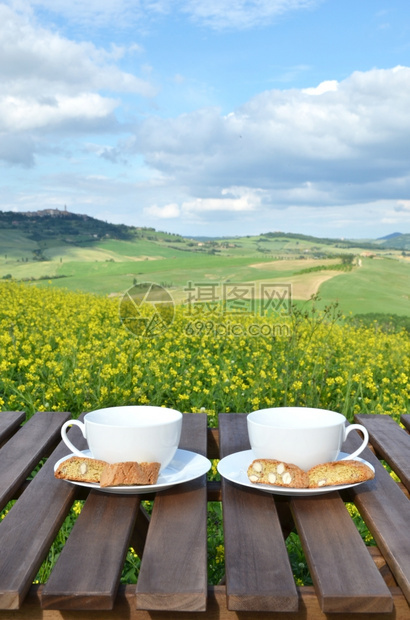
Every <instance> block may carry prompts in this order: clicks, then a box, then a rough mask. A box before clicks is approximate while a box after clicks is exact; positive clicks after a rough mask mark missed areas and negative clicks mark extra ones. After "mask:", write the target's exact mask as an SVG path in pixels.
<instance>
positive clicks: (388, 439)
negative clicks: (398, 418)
mask: <svg viewBox="0 0 410 620" xmlns="http://www.w3.org/2000/svg"><path fill="white" fill-rule="evenodd" d="M355 419H356V420H357V422H358V423H359V424H363V426H365V427H366V428H367V430H368V431H369V436H370V441H371V443H372V445H373V447H374V448H375V450H376V452H377V453H378V456H379V458H382V459H384V460H385V461H386V462H387V463H388V464H389V465H390V467H391V468H392V469H393V470H394V471H395V472H396V474H397V475H398V477H399V478H400V480H401V481H402V483H403V484H404V485H405V487H406V488H407V489H409V490H410V437H409V434H408V433H407V432H406V431H405V430H404V429H402V428H401V427H400V426H399V425H398V424H397V423H396V422H395V421H394V420H393V419H392V418H391V417H390V416H387V415H380V414H362V415H356V416H355Z"/></svg>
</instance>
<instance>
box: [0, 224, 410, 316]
mask: <svg viewBox="0 0 410 620" xmlns="http://www.w3.org/2000/svg"><path fill="white" fill-rule="evenodd" d="M338 245H339V244H338V243H337V242H335V244H334V245H329V244H326V243H323V242H320V240H317V241H315V240H311V239H303V238H301V239H298V238H292V237H290V238H284V237H270V236H263V235H254V236H249V237H241V238H235V237H234V238H230V239H229V238H227V239H223V240H222V239H221V240H219V239H214V240H212V242H207V243H204V242H201V241H199V240H190V239H184V238H182V237H178V236H176V235H169V234H167V233H158V232H156V231H153V232H151V231H146V232H144V233H143V234H142V233H141V234H140V236H138V237H135V238H134V239H133V240H127V241H124V240H117V239H112V238H106V239H96V240H95V241H93V240H91V239H89V240H88V241H83V242H82V243H81V244H80V243H69V242H68V241H67V240H66V239H65V238H64V237H60V238H48V239H46V240H42V241H38V242H36V241H33V240H30V239H29V238H28V237H27V236H25V235H24V234H23V232H22V231H20V230H12V229H9V230H0V279H1V278H5V277H6V278H9V277H10V276H11V277H12V278H13V279H15V280H28V279H33V280H35V281H36V284H38V285H39V286H43V287H44V286H46V287H48V286H53V287H58V288H65V289H67V290H70V291H88V292H91V293H95V294H99V295H110V294H116V295H119V296H121V295H122V294H123V293H124V292H125V291H126V290H128V289H129V288H130V287H131V286H133V284H134V283H135V282H154V283H156V284H161V285H163V286H166V287H168V288H169V289H170V290H171V292H172V294H173V296H174V298H175V300H176V301H177V303H179V302H181V301H182V300H183V299H184V293H183V289H184V288H185V287H186V286H187V284H188V282H194V283H197V284H198V283H208V284H209V283H221V282H237V283H246V282H248V283H250V282H252V283H258V282H259V283H261V282H275V281H276V282H278V283H280V282H281V283H292V282H295V288H294V290H295V291H299V290H300V288H299V285H298V286H296V283H297V282H300V278H302V277H303V278H304V280H303V282H305V281H306V282H308V281H312V279H313V278H312V273H306V274H303V276H302V275H297V274H300V273H301V272H302V271H303V269H304V268H305V266H308V267H309V268H310V269H311V271H312V272H315V269H312V264H311V263H312V259H313V261H314V263H315V267H317V266H320V265H329V262H331V261H329V258H330V257H331V256H332V255H333V256H335V257H336V258H334V259H333V260H334V261H339V260H340V259H339V258H337V257H338V256H340V255H342V254H346V253H348V254H360V253H361V251H362V250H361V249H360V248H359V247H357V248H341V247H338ZM39 251H41V255H42V257H43V258H46V259H47V260H35V258H36V252H37V257H38V252H39ZM327 257H329V258H327ZM304 259H310V261H306V260H304ZM295 260H296V261H297V262H295ZM275 261H278V262H277V263H276V262H275ZM361 261H362V266H361V267H359V268H354V269H353V270H352V271H351V272H349V273H346V274H340V273H339V275H337V277H334V278H332V279H330V280H327V281H326V282H322V284H321V285H320V289H319V295H320V298H321V301H320V302H319V307H322V308H323V307H324V306H325V305H327V304H329V303H333V302H336V301H338V302H339V304H340V308H341V310H342V311H343V312H344V313H345V314H349V313H352V314H368V313H386V314H397V315H402V316H410V293H409V292H410V262H405V261H404V260H402V257H401V252H400V251H397V252H393V251H391V250H383V249H381V250H380V252H378V257H377V258H373V259H370V258H361ZM309 263H310V265H309ZM316 273H317V274H320V272H316ZM49 278H50V279H49ZM294 278H296V279H295V280H294ZM305 278H306V280H305ZM309 279H310V280H309ZM293 298H294V300H295V301H297V300H298V293H297V292H296V293H295V294H294V297H293Z"/></svg>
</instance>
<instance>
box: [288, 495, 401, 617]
mask: <svg viewBox="0 0 410 620" xmlns="http://www.w3.org/2000/svg"><path fill="white" fill-rule="evenodd" d="M290 505H291V510H292V513H293V517H294V519H295V523H296V527H297V530H298V533H299V536H300V539H301V542H302V546H303V550H304V552H305V556H306V560H307V563H308V566H309V570H310V574H311V576H312V579H313V583H314V586H315V589H316V593H317V596H318V599H319V602H320V607H321V609H322V611H323V612H325V613H340V612H346V613H347V612H350V613H354V612H357V613H358V612H360V613H363V612H383V613H385V612H390V611H392V609H393V599H392V597H391V594H390V591H389V589H388V587H387V585H386V583H385V582H384V580H383V578H382V576H381V574H380V573H379V571H378V569H377V567H376V565H375V563H374V562H373V560H372V558H371V556H370V554H369V552H368V551H367V549H366V546H365V544H364V543H363V541H362V538H361V536H360V534H359V532H358V531H357V529H356V526H355V525H354V523H353V520H352V518H351V517H350V515H349V513H348V511H347V509H346V507H345V505H344V503H343V501H342V499H341V498H340V496H339V493H337V492H333V493H329V494H324V495H315V496H311V497H295V498H293V499H292V500H291V502H290Z"/></svg>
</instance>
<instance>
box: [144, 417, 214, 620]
mask: <svg viewBox="0 0 410 620" xmlns="http://www.w3.org/2000/svg"><path fill="white" fill-rule="evenodd" d="M180 448H181V449H189V450H192V451H195V452H197V453H199V454H202V455H206V450H207V417H206V414H185V415H184V422H183V426H182V435H181V441H180ZM206 520H207V490H206V475H204V476H201V477H200V478H198V479H196V480H194V481H192V482H189V483H186V484H182V485H178V486H176V487H173V488H172V489H169V490H166V491H162V492H159V493H157V495H156V498H155V501H154V508H153V512H152V515H151V519H150V524H149V528H148V533H147V539H146V543H145V547H144V553H143V556H142V562H141V569H140V573H139V576H138V583H137V589H136V605H137V608H138V609H150V610H162V611H164V610H168V611H170V610H172V611H178V612H184V613H183V614H181V616H180V617H182V615H183V617H184V618H185V617H186V616H185V613H187V612H190V611H195V612H201V611H205V609H206V603H207V583H208V576H207V521H206Z"/></svg>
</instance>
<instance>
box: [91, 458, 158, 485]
mask: <svg viewBox="0 0 410 620" xmlns="http://www.w3.org/2000/svg"><path fill="white" fill-rule="evenodd" d="M159 468H160V463H135V462H132V461H127V462H124V463H113V464H111V465H106V467H104V469H103V471H102V473H101V480H100V486H101V487H117V486H133V485H141V484H143V485H148V484H155V483H156V482H157V480H158V474H159Z"/></svg>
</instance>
